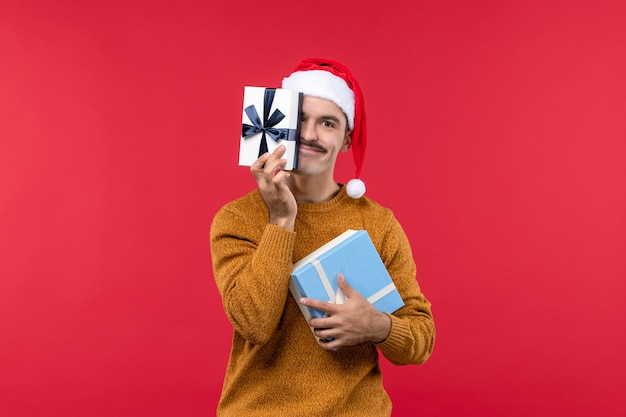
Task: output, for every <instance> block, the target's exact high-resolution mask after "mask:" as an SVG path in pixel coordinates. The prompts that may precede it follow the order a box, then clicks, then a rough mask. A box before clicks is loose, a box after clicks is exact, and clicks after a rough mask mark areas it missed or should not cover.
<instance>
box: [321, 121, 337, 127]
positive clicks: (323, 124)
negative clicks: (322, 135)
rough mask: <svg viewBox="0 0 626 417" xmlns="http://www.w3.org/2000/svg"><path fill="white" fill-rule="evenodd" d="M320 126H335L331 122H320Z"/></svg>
mask: <svg viewBox="0 0 626 417" xmlns="http://www.w3.org/2000/svg"><path fill="white" fill-rule="evenodd" d="M322 126H324V127H334V126H335V124H334V123H333V122H331V121H330V120H324V121H323V122H322Z"/></svg>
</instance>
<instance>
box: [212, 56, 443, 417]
mask: <svg viewBox="0 0 626 417" xmlns="http://www.w3.org/2000/svg"><path fill="white" fill-rule="evenodd" d="M282 86H283V88H286V89H291V90H298V91H301V92H303V93H304V100H303V104H302V126H301V139H300V148H299V154H298V168H297V169H296V170H294V171H291V172H288V171H284V170H281V167H282V166H283V165H284V164H285V162H286V161H285V160H284V159H282V156H283V154H284V148H282V147H279V148H277V150H276V151H274V152H273V153H272V154H264V155H262V156H261V157H260V158H259V159H258V160H257V161H256V162H255V163H254V164H253V165H252V166H251V168H250V170H251V172H252V175H253V176H254V178H255V179H256V182H257V184H258V189H256V190H254V191H252V192H250V193H249V194H247V195H245V196H243V197H241V198H239V199H237V200H235V201H233V202H231V203H229V204H227V205H225V206H224V207H223V208H222V209H221V210H220V211H219V212H218V213H217V215H216V216H215V218H214V220H213V224H212V226H211V253H212V259H213V270H214V274H215V280H216V282H217V286H218V288H219V291H220V293H221V296H222V301H223V305H224V309H225V311H226V314H227V316H228V318H229V320H230V322H231V323H232V325H233V327H234V336H233V342H232V343H233V344H232V351H231V354H230V360H229V363H228V368H227V370H226V376H225V380H224V386H223V390H222V395H221V398H220V402H219V405H218V410H217V415H218V416H236V417H248V416H250V417H252V416H259V417H267V416H295V415H298V416H324V417H328V416H355V417H367V416H389V415H390V414H391V402H390V399H389V396H388V395H387V393H386V392H385V390H384V388H383V383H382V376H381V370H380V366H379V362H378V351H380V352H381V353H382V354H383V355H385V357H386V358H387V359H388V360H389V361H390V362H392V363H394V364H399V365H402V364H420V363H423V362H424V361H426V359H427V358H428V357H429V356H430V354H431V352H432V349H433V344H434V338H435V329H434V323H433V319H432V314H431V309H430V303H429V302H428V300H427V299H426V298H425V297H424V295H423V294H422V292H421V291H420V288H419V286H418V283H417V281H416V280H415V264H414V261H413V258H412V254H411V248H410V245H409V242H408V240H407V237H406V235H405V233H404V231H403V230H402V228H401V226H400V224H399V223H398V221H397V220H396V219H395V217H394V216H393V213H392V212H391V210H389V209H387V208H384V207H382V206H380V205H379V204H377V203H375V202H374V201H372V200H371V199H369V198H367V197H364V196H362V194H363V192H364V186H363V184H362V183H360V182H359V181H356V182H354V180H351V182H350V183H349V187H347V186H345V185H343V184H339V183H337V182H336V181H335V179H334V175H333V171H334V167H335V162H336V159H337V155H338V154H339V152H345V151H347V150H348V149H349V148H350V147H352V148H353V153H354V157H355V162H356V165H357V177H359V175H360V170H361V164H362V159H363V151H364V149H365V113H364V110H363V98H362V94H361V91H360V89H359V87H358V84H357V83H356V80H355V79H354V77H353V76H352V75H351V73H350V71H349V70H348V68H346V67H345V66H343V65H342V64H340V63H338V62H335V61H331V60H325V59H307V60H303V61H301V62H300V63H299V64H298V65H297V66H296V68H295V70H294V72H293V73H292V74H291V75H290V76H289V77H287V78H285V79H284V80H283V85H282ZM355 183H356V187H354V186H353V185H354V184H355ZM347 188H350V191H349V192H348V191H347ZM354 188H356V192H354V190H353V189H354ZM348 194H350V195H351V196H352V197H351V196H350V195H348ZM347 229H365V230H367V231H368V233H369V235H370V237H371V238H372V241H373V242H374V245H375V246H376V249H377V250H378V252H379V253H380V255H381V258H382V260H383V262H384V264H385V266H386V267H387V270H388V271H389V274H390V275H391V277H392V279H393V281H394V283H395V285H396V287H397V289H398V292H399V294H400V295H401V296H402V298H403V300H404V302H405V305H404V307H402V308H400V309H399V310H397V311H396V312H394V313H393V314H391V315H389V314H385V313H381V312H380V311H378V310H377V309H376V308H374V307H373V306H372V305H371V304H370V303H369V302H368V301H367V300H366V299H364V298H363V297H362V296H361V295H360V294H359V293H357V292H356V291H355V290H354V289H352V287H351V286H350V280H351V279H354V278H350V277H348V278H347V279H343V277H341V276H340V277H339V285H340V288H341V289H342V291H343V292H344V294H345V295H346V296H347V301H346V302H345V303H344V304H331V303H328V302H323V301H320V300H312V299H302V300H299V302H300V303H302V304H304V305H306V306H311V307H314V308H317V309H319V310H322V311H323V312H324V313H325V314H326V315H325V317H324V318H318V319H312V320H311V321H310V323H307V322H306V320H305V319H304V316H303V315H302V313H301V311H300V309H299V307H298V305H297V304H296V300H294V298H293V297H292V296H291V294H290V292H289V289H288V286H289V280H290V274H291V271H292V268H293V263H294V262H296V261H298V260H299V259H301V258H303V257H304V256H305V255H307V254H309V253H310V252H312V251H313V250H315V249H317V248H318V247H320V246H322V245H323V244H325V243H327V242H328V241H330V240H331V239H333V238H335V237H336V236H338V235H340V234H341V233H342V232H344V231H345V230H347ZM362 278H364V279H366V277H362ZM309 324H310V325H311V326H312V327H314V328H315V329H316V330H315V337H313V335H312V334H311V330H310V328H309Z"/></svg>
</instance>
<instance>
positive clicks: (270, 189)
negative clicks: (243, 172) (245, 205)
mask: <svg viewBox="0 0 626 417" xmlns="http://www.w3.org/2000/svg"><path fill="white" fill-rule="evenodd" d="M285 150H286V148H285V146H284V145H280V146H279V147H277V148H276V150H275V151H274V152H273V153H271V154H270V153H265V154H263V155H261V156H260V157H259V159H257V160H256V161H255V162H254V163H253V164H252V166H250V172H252V175H253V176H254V179H255V180H256V182H257V184H258V186H259V191H260V192H261V196H262V197H263V200H264V201H265V205H266V206H267V208H268V209H269V212H270V219H269V221H270V223H271V224H274V225H276V226H280V227H284V228H285V229H287V230H291V231H293V228H294V223H295V221H296V214H297V212H298V206H297V204H296V199H295V197H294V196H293V193H292V192H291V190H290V189H289V187H288V186H287V178H289V176H290V175H291V174H290V173H289V172H288V171H283V169H282V168H283V167H284V166H285V164H286V163H287V160H286V159H282V158H281V157H282V156H283V155H284V153H285Z"/></svg>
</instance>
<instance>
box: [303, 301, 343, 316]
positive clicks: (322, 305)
mask: <svg viewBox="0 0 626 417" xmlns="http://www.w3.org/2000/svg"><path fill="white" fill-rule="evenodd" d="M300 304H302V305H305V306H307V307H311V308H314V309H317V310H320V311H322V312H323V313H326V314H327V315H329V316H330V315H332V314H334V313H336V312H337V304H333V303H329V302H328V301H321V300H314V299H312V298H301V299H300Z"/></svg>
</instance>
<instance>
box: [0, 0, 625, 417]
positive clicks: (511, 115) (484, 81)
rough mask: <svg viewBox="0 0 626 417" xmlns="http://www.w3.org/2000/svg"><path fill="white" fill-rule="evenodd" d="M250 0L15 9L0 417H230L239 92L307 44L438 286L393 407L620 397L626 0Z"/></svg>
mask: <svg viewBox="0 0 626 417" xmlns="http://www.w3.org/2000/svg"><path fill="white" fill-rule="evenodd" d="M249 3H250V4H246V3H245V2H228V1H224V0H213V1H210V2H209V1H193V2H192V1H187V2H185V1H180V2H178V1H177V2H174V1H158V0H157V1H134V2H122V1H105V2H100V1H94V0H87V1H80V2H79V1H69V0H59V1H55V2H46V1H22V2H18V1H13V2H11V1H8V0H7V1H3V2H2V3H1V4H0V277H1V279H0V416H3V417H14V416H19V417H31V416H37V417H47V416H64V417H72V416H90V417H91V416H93V417H99V416H116V417H117V416H151V417H157V416H207V415H213V414H214V409H215V406H216V403H217V399H218V396H219V392H220V388H221V383H222V377H223V372H224V369H225V366H226V360H227V356H228V351H229V347H230V337H231V327H230V325H229V323H228V321H227V320H226V318H225V315H224V313H223V311H222V307H221V303H220V299H219V295H218V293H217V291H216V289H215V286H214V282H213V277H212V274H211V264H210V256H209V247H208V232H209V226H210V222H211V219H212V217H213V215H214V213H215V212H216V210H217V209H218V208H219V207H220V206H221V205H222V204H224V203H226V202H227V201H229V200H231V199H233V198H235V197H236V196H239V195H241V194H243V193H245V192H247V191H248V190H250V189H252V188H253V187H254V186H255V184H254V182H253V180H252V178H251V177H250V175H249V172H248V171H247V169H246V168H241V167H238V166H237V151H238V148H237V146H238V132H239V130H238V129H239V124H240V120H241V119H240V117H241V108H240V107H241V99H242V91H243V86H244V85H246V84H248V85H267V86H278V85H279V82H280V79H281V78H282V76H284V75H287V74H288V73H289V71H290V70H291V68H292V67H293V66H294V65H295V63H296V62H297V61H298V60H299V59H300V58H303V57H309V56H326V57H330V58H334V59H337V60H340V61H343V62H345V63H346V64H348V65H349V66H350V67H351V68H352V69H353V71H354V73H355V75H356V76H357V77H358V79H359V81H360V83H361V85H362V88H363V89H364V91H365V97H366V100H367V101H366V103H367V111H368V123H369V137H370V142H369V145H368V152H367V156H366V160H365V166H364V179H365V181H366V182H367V184H368V187H369V190H368V195H369V196H370V197H373V198H375V199H376V200H378V201H379V202H381V203H383V204H384V205H387V206H389V207H391V208H393V209H394V211H395V213H396V215H397V217H398V218H399V219H400V221H401V222H402V223H403V225H404V227H405V229H406V232H407V234H408V235H409V237H410V239H411V242H412V245H413V251H414V255H415V258H416V261H417V263H418V266H419V277H418V279H419V281H420V284H421V285H422V288H423V290H424V291H425V293H426V294H427V296H428V297H429V298H430V299H431V300H432V302H433V310H434V314H435V318H436V324H437V330H438V338H437V343H436V348H435V353H434V355H433V356H432V357H431V359H430V361H429V362H428V363H427V364H425V365H423V366H419V367H416V366H409V367H392V366H390V365H389V364H388V363H387V362H384V363H383V365H384V367H385V375H386V377H385V383H386V386H387V388H388V390H389V392H390V395H391V397H392V399H393V401H394V404H395V408H394V416H400V417H402V416H414V415H420V416H441V417H447V416H482V417H484V416H508V417H511V416H556V415H567V416H604V417H612V416H626V400H625V399H624V398H625V397H624V395H623V389H624V387H625V386H626V364H625V360H624V352H625V351H626V331H625V330H626V296H625V293H626V256H625V255H626V250H625V249H626V214H625V213H626V123H625V115H626V75H625V74H626V25H624V22H625V21H626V2H623V1H621V0H616V1H604V0H589V1H586V0H585V1H568V2H565V1H556V0H547V1H511V2H501V1H495V0H493V1H486V0H479V1H473V2H463V1H455V0H444V1H406V2H402V1H396V0H392V1H386V2H384V3H383V4H376V5H371V6H367V5H363V6H360V3H358V2H357V3H354V2H345V4H343V3H344V2H339V1H335V0H332V1H331V0H321V1H316V2H296V3H294V2H291V1H276V2H271V1H269V2H249ZM348 3H349V4H350V5H349V4H348ZM340 165H341V166H340V169H339V173H338V179H339V180H341V181H345V180H347V179H348V178H349V177H350V175H351V174H352V172H353V169H354V167H353V163H352V161H351V157H350V156H349V155H348V156H347V157H343V158H342V159H341V161H340ZM294 372H297V370H294ZM269 395H271V394H269Z"/></svg>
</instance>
